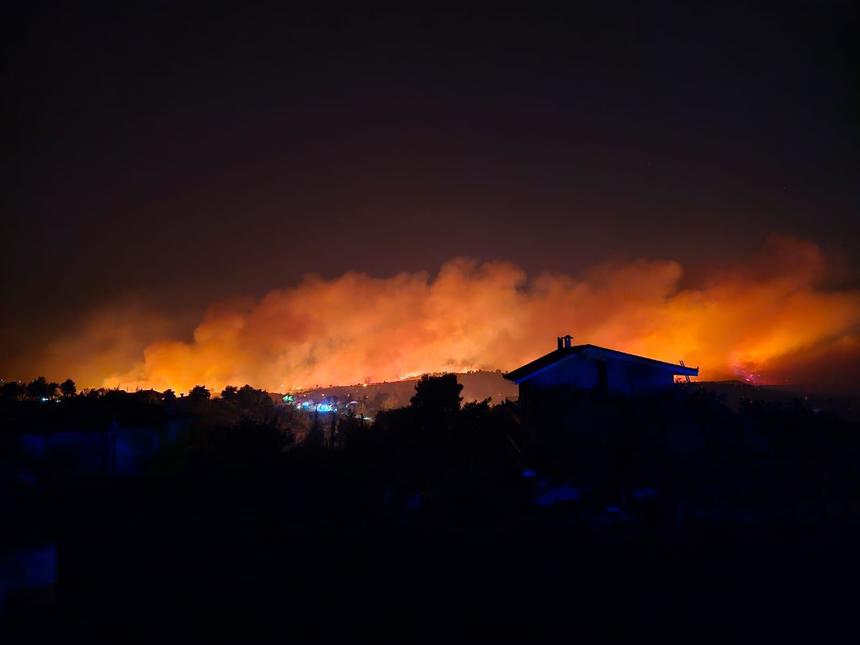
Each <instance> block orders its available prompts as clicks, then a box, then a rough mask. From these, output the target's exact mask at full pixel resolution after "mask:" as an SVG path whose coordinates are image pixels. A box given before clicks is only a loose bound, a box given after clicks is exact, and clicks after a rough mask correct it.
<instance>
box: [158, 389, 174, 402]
mask: <svg viewBox="0 0 860 645" xmlns="http://www.w3.org/2000/svg"><path fill="white" fill-rule="evenodd" d="M161 400H162V401H164V402H165V403H175V402H176V392H174V391H173V390H171V389H169V388H168V389H166V390H164V392H162V393H161Z"/></svg>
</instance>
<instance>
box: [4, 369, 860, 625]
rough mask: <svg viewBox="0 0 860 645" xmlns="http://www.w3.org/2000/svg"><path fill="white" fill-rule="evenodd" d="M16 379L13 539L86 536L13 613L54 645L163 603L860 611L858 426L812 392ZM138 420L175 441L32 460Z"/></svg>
mask: <svg viewBox="0 0 860 645" xmlns="http://www.w3.org/2000/svg"><path fill="white" fill-rule="evenodd" d="M37 381H38V379H37ZM8 385H9V384H6V385H4V387H3V398H2V402H0V411H2V420H3V428H4V432H3V433H2V441H3V448H4V450H3V455H4V458H3V461H2V464H0V465H2V473H3V480H2V481H3V482H4V486H3V491H4V499H5V501H6V502H7V508H8V509H9V512H8V522H7V526H10V527H12V529H11V530H9V531H7V534H6V535H5V536H4V538H3V540H4V541H5V543H6V544H11V543H15V542H16V541H17V542H21V541H24V542H26V541H32V540H34V539H38V540H47V541H53V542H56V543H59V544H62V545H63V551H62V553H63V569H62V571H61V576H60V577H61V581H60V584H61V586H62V589H63V593H62V594H60V595H59V596H58V600H57V601H56V603H55V604H53V605H51V606H49V607H48V608H47V609H45V608H44V607H33V606H28V605H27V604H26V603H22V604H19V605H18V606H16V608H15V611H14V612H12V613H10V614H8V621H9V624H10V625H12V626H19V627H20V626H21V625H24V624H26V625H28V626H31V625H33V624H34V623H33V621H32V619H33V617H34V616H36V617H38V618H39V620H38V621H36V623H35V624H38V626H39V629H40V630H41V631H42V632H44V634H46V635H58V634H63V635H66V636H68V635H69V634H73V635H84V636H88V635H91V634H90V630H91V629H92V625H100V626H103V627H105V629H108V627H109V626H121V625H128V624H132V623H135V621H136V622H137V623H140V621H141V620H142V616H144V615H146V614H147V612H149V611H151V610H152V608H153V607H156V606H157V607H158V616H159V618H158V622H159V623H165V622H167V623H175V624H180V625H185V626H193V629H194V630H197V632H198V634H200V633H206V634H211V635H214V634H219V633H220V632H221V629H222V628H223V627H224V626H227V625H232V626H234V627H236V626H237V625H238V626H240V627H241V629H248V626H249V625H253V626H255V627H260V628H265V627H278V626H280V627H283V624H284V623H283V615H284V614H283V612H284V611H285V609H284V608H285V607H289V612H290V613H289V616H290V617H289V620H288V623H289V630H290V633H292V634H299V633H302V632H303V631H308V632H313V633H315V634H316V636H318V637H322V638H326V637H335V636H343V635H345V634H346V633H353V631H354V630H356V629H359V628H361V627H363V628H367V629H371V628H373V629H375V630H381V632H385V631H386V629H387V630H388V631H390V632H391V633H393V634H397V633H400V634H401V635H402V633H404V632H400V631H399V630H400V629H402V628H405V629H407V630H413V631H407V632H405V633H413V632H414V630H415V629H416V627H415V625H422V629H426V630H427V633H428V635H430V636H434V635H435V636H438V637H441V636H444V634H446V633H450V630H451V629H455V628H459V626H461V625H462V624H464V623H468V624H471V625H481V626H482V630H483V631H482V632H481V633H482V634H484V635H485V636H486V635H488V634H495V635H497V636H504V637H511V636H512V635H515V634H521V635H530V636H531V637H533V638H535V637H537V633H538V632H539V631H540V629H542V628H543V629H547V630H550V629H551V628H554V627H555V628H566V629H570V625H571V624H572V623H571V621H573V624H575V625H576V627H575V631H576V633H578V634H582V633H585V632H587V631H590V630H592V629H597V630H601V631H602V633H604V635H607V634H609V635H612V636H614V635H619V636H630V635H632V634H640V633H641V630H642V629H647V628H649V627H653V626H655V625H659V626H662V627H666V626H670V627H674V628H678V629H680V630H687V629H703V628H705V627H708V628H709V629H710V628H711V627H712V626H713V624H714V623H715V622H716V623H718V624H719V625H722V627H723V631H724V632H725V633H724V634H722V635H724V636H727V637H737V636H739V635H743V634H749V633H750V632H749V631H748V630H749V629H750V626H751V625H753V626H755V625H758V626H759V627H762V628H764V627H766V628H767V630H768V631H767V633H768V634H769V635H770V636H774V635H779V633H780V631H782V632H783V633H784V634H786V635H788V634H791V635H797V634H799V633H803V632H802V630H803V629H812V630H813V631H814V633H817V634H820V633H821V629H822V625H826V626H828V627H833V628H834V629H836V627H837V626H838V625H840V619H841V618H843V617H847V616H849V615H850V613H842V611H843V608H844V607H845V605H844V603H843V602H842V598H841V596H840V595H839V594H838V593H837V590H836V589H835V588H834V587H833V586H832V585H831V586H828V585H827V584H826V583H827V581H828V580H830V579H832V576H830V574H829V573H827V572H832V571H833V570H834V569H838V571H840V576H842V577H844V578H845V580H850V579H851V578H852V577H853V576H855V575H856V574H857V573H858V572H860V562H858V557H857V555H856V549H855V548H854V544H855V543H856V539H857V538H858V537H860V504H858V503H857V499H858V491H860V476H858V473H857V469H856V464H857V463H858V461H860V433H858V432H857V431H858V427H857V423H856V422H854V421H851V420H846V419H844V418H841V417H837V416H835V415H833V414H829V413H826V412H822V411H821V410H818V409H816V408H814V407H812V406H810V405H809V404H808V403H807V402H805V401H804V400H803V399H799V398H798V399H794V400H787V401H785V402H782V403H778V402H773V401H770V402H768V401H762V400H756V399H755V398H745V399H742V400H741V401H740V402H739V404H738V405H737V406H736V407H729V406H728V405H726V404H725V402H724V400H723V398H722V397H721V396H720V395H718V394H715V393H714V392H712V391H709V390H708V389H707V388H704V387H701V386H699V385H696V384H690V385H678V387H676V388H674V389H673V390H671V391H669V392H665V393H662V394H659V395H653V396H647V397H620V396H609V395H607V394H605V393H591V392H581V391H570V390H565V389H562V388H560V389H557V390H548V391H547V392H545V393H544V394H543V395H542V396H541V397H539V398H537V399H530V402H529V407H528V408H527V409H524V408H523V407H521V406H520V405H519V404H518V403H517V402H503V403H500V404H497V405H493V404H492V402H491V401H489V400H485V401H479V402H467V403H465V404H464V403H463V402H462V400H461V388H460V384H459V383H458V381H457V378H456V376H454V375H444V376H428V377H424V378H422V379H421V380H420V381H418V382H417V383H416V386H415V394H414V396H413V397H412V400H411V402H410V405H409V406H407V407H404V408H399V409H393V410H387V411H384V412H381V413H379V414H378V415H377V416H376V418H375V419H374V420H373V421H372V422H370V421H368V420H366V419H364V418H363V417H361V416H358V415H356V414H355V413H354V412H353V411H352V410H351V409H350V408H347V409H346V410H341V411H340V412H338V413H334V412H332V413H324V412H320V411H319V410H316V411H311V412H304V411H302V410H301V409H299V408H295V407H291V406H288V405H281V404H276V400H277V401H280V398H279V397H278V398H277V399H276V398H275V397H273V396H272V395H269V394H268V393H266V392H263V391H261V390H256V389H254V388H253V387H251V386H250V385H245V386H243V387H234V386H228V387H226V388H224V390H223V391H222V393H221V396H220V397H217V398H212V397H211V396H209V392H208V390H206V389H205V388H203V387H202V386H198V388H195V390H196V392H192V393H191V394H189V395H188V396H185V397H181V398H176V397H175V396H171V395H172V393H171V392H169V391H165V392H164V393H157V392H153V391H150V390H147V391H140V392H132V393H128V392H122V391H118V390H95V391H89V392H86V393H81V394H75V395H69V396H68V397H63V398H62V399H58V403H44V402H42V401H41V398H36V397H37V396H38V397H41V394H42V393H43V392H44V391H45V389H44V388H45V386H47V385H48V384H47V382H45V383H44V385H43V384H42V382H39V383H38V384H37V386H36V387H35V388H29V387H28V388H27V394H26V397H25V396H24V395H20V394H16V392H18V391H19V388H9V391H8V393H7V386H8ZM751 394H753V395H754V394H755V392H754V391H752V392H751ZM135 428H140V429H141V430H140V431H143V430H144V429H149V430H147V431H150V430H151V429H156V430H157V431H158V432H160V433H162V434H161V435H160V436H164V437H167V436H174V438H173V439H171V440H170V441H167V440H165V443H164V444H163V446H162V448H161V449H160V450H159V451H158V452H157V453H156V454H155V455H154V456H153V458H151V459H150V460H149V461H148V462H147V464H148V465H147V468H146V469H145V471H143V473H142V474H140V475H136V476H134V477H126V478H122V477H118V476H117V475H116V474H115V473H107V472H106V473H104V474H103V475H102V476H97V477H95V478H93V477H89V478H85V477H81V476H79V475H76V474H75V472H76V471H75V470H74V469H69V468H66V469H64V470H63V469H60V468H59V467H51V468H54V470H53V471H51V469H50V468H48V469H47V470H46V469H45V468H44V467H43V468H42V469H41V470H40V465H39V464H41V463H42V462H40V461H39V457H38V455H35V456H34V454H32V453H29V452H26V450H25V448H26V446H27V445H28V442H30V443H32V442H33V440H32V439H31V438H28V437H32V436H34V435H38V436H44V437H49V436H51V434H52V433H59V434H63V433H65V435H64V436H71V435H70V433H69V430H70V429H75V432H83V431H85V430H84V429H87V430H86V431H88V432H90V433H102V434H104V436H106V437H110V436H113V435H116V434H117V433H121V432H125V431H127V432H128V433H130V434H129V436H132V437H133V436H135V432H138V430H135ZM177 429H178V430H177ZM174 430H176V431H175V432H174ZM171 433H173V434H171ZM72 434H73V433H72ZM93 445H102V444H98V442H97V444H93ZM67 456H68V455H67ZM24 468H26V469H28V472H32V473H33V476H34V477H35V478H36V481H35V482H33V481H29V483H28V482H25V481H24V480H21V479H20V478H19V474H20V473H21V472H22V469H24ZM43 475H44V477H43ZM100 536H110V539H109V540H104V539H101V538H100ZM334 593H336V594H338V595H339V596H340V597H342V598H343V599H344V600H343V602H341V603H339V604H337V605H336V611H337V615H338V620H337V621H331V620H330V618H331V611H332V608H333V605H332V604H331V602H329V599H330V598H331V596H332V594H334ZM380 612H382V613H380ZM430 615H433V616H434V619H433V620H432V621H429V622H428V616H430ZM500 616H504V620H503V621H501V622H500V621H499V617H500ZM621 617H623V619H621ZM28 621H29V622H28ZM28 629H32V627H28Z"/></svg>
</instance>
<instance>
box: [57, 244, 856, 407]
mask: <svg viewBox="0 0 860 645" xmlns="http://www.w3.org/2000/svg"><path fill="white" fill-rule="evenodd" d="M682 274H683V270H682V267H681V266H680V265H679V264H678V263H677V262H674V261H645V260H643V261H637V262H632V263H622V264H617V263H615V264H613V263H610V264H604V265H600V266H597V267H593V268H592V269H591V270H589V271H587V272H585V273H584V274H582V275H579V276H572V275H566V274H559V273H543V274H540V275H536V276H533V277H529V276H527V275H526V273H525V272H524V271H523V270H522V269H520V268H519V267H517V266H515V265H513V264H509V263H505V262H487V263H476V262H474V261H470V260H465V259H456V260H453V261H450V262H448V263H446V264H445V265H443V266H442V268H441V270H440V271H439V273H438V274H437V275H435V276H433V275H430V274H427V273H402V274H399V275H395V276H393V277H388V278H374V277H370V276H368V275H365V274H362V273H347V274H345V275H342V276H340V277H338V278H336V279H332V280H325V279H321V278H319V277H307V278H305V279H304V280H303V281H302V282H301V283H300V284H298V285H296V286H292V287H289V288H286V289H279V290H275V291H271V292H269V293H268V294H266V295H265V296H264V297H262V298H261V299H259V300H250V299H242V300H233V301H229V302H223V303H219V304H216V305H214V306H212V307H211V308H210V309H209V311H208V312H207V313H206V315H205V316H204V318H203V320H202V321H200V322H199V324H198V325H197V326H196V328H195V329H194V335H193V340H190V341H188V342H185V341H182V340H177V339H175V338H169V337H168V338H162V339H159V340H155V341H154V342H148V343H147V344H146V345H145V346H140V345H137V346H136V345H135V342H136V341H135V339H136V338H137V336H136V333H135V329H136V327H135V324H137V323H135V322H134V321H139V325H141V326H142V327H145V328H146V329H149V330H152V329H157V328H158V325H157V324H155V323H153V321H152V318H151V317H147V316H146V315H142V314H140V312H136V313H135V314H134V316H132V317H131V319H130V320H127V324H126V325H125V326H124V327H122V329H123V331H122V332H121V333H120V335H119V336H118V337H116V338H111V339H107V340H106V339H105V338H104V337H102V336H104V334H105V333H107V332H106V330H105V325H104V323H103V321H102V322H100V323H98V324H96V323H93V324H92V325H91V326H90V328H89V329H88V330H87V331H86V332H84V333H83V334H81V335H79V336H78V337H76V338H71V339H62V340H60V341H58V342H57V343H56V345H55V346H54V347H52V348H49V351H48V353H47V354H46V360H47V363H46V365H47V366H48V367H49V368H50V367H54V371H58V370H59V369H60V367H62V369H67V370H68V372H67V373H61V374H59V375H58V376H65V375H66V374H71V375H72V376H76V375H77V376H78V378H80V379H81V380H82V381H83V380H84V378H82V377H81V376H80V375H89V376H87V377H86V378H89V379H90V380H91V381H92V382H89V383H87V382H83V383H81V384H82V385H85V386H86V385H89V386H100V385H104V386H109V387H114V386H120V387H123V388H126V389H134V388H136V387H141V388H148V387H153V388H156V389H164V388H168V387H170V388H173V389H174V390H177V391H186V390H188V389H189V388H191V387H192V386H194V385H196V384H206V385H207V386H209V387H211V388H215V389H220V388H222V387H224V386H225V385H227V384H243V383H250V384H253V385H255V386H258V387H264V388H267V389H270V390H273V391H285V390H288V389H292V388H299V387H310V386H314V385H328V384H348V383H361V382H368V381H383V380H389V381H391V380H397V379H400V378H403V377H405V376H409V375H416V374H421V373H424V372H440V371H466V370H473V369H503V370H508V369H512V368H514V367H517V366H518V365H520V364H522V363H524V362H527V361H529V360H532V359H533V358H535V357H537V356H539V355H541V354H544V353H546V352H547V351H550V350H552V349H553V348H554V343H555V337H556V336H558V335H560V334H562V333H566V332H571V333H573V334H574V336H575V342H582V343H593V344H598V345H603V346H607V347H612V348H615V349H620V350H623V351H628V352H632V353H636V354H642V355H645V356H650V357H654V358H659V359H663V360H667V361H673V362H677V361H678V360H681V359H683V360H684V361H685V362H686V364H687V365H690V366H697V365H698V366H700V375H701V378H702V379H706V380H714V379H726V378H740V379H746V380H753V381H763V382H770V383H773V382H786V381H791V382H809V381H810V379H811V378H816V379H826V378H828V377H829V376H833V374H832V370H828V369H827V367H826V366H827V365H828V363H829V362H831V361H835V363H836V364H840V365H845V364H847V363H848V362H852V361H854V360H855V359H856V357H857V356H858V355H860V352H858V348H860V290H857V289H846V288H842V289H834V288H829V287H827V286H826V285H827V283H828V281H829V280H830V279H831V277H832V276H831V273H830V268H829V267H828V265H827V262H826V261H825V258H824V255H823V253H822V252H821V250H820V249H819V248H818V247H817V246H815V245H814V244H811V243H807V242H802V241H798V240H793V239H786V238H774V239H772V240H770V241H769V243H768V244H767V246H766V248H765V249H764V250H763V251H762V252H761V253H760V254H759V255H757V257H756V258H755V259H754V260H753V261H751V262H749V263H747V264H746V265H744V266H739V267H734V268H733V269H730V270H721V271H718V272H713V273H712V274H711V275H710V276H708V277H707V278H706V279H705V280H703V281H702V282H701V284H699V285H698V286H683V285H682ZM100 334H101V336H99V335H100ZM117 342H119V343H120V344H122V343H125V345H124V346H122V347H119V348H118V347H117ZM69 346H72V347H75V348H77V351H78V353H77V355H75V352H74V351H72V353H69V350H68V347H69ZM60 348H65V350H61V349H60ZM141 349H142V351H141ZM64 351H65V353H63V352H64ZM135 353H137V358H136V359H135V360H134V361H133V364H132V362H131V361H129V362H128V363H127V364H125V365H122V364H120V365H118V363H121V361H120V360H118V358H117V357H118V356H122V357H128V356H130V355H134V354H135ZM52 358H53V359H54V364H53V365H52ZM124 360H128V359H127V358H124ZM73 361H74V362H73ZM58 363H65V364H63V365H62V366H60V365H58ZM852 364H853V363H852ZM852 369H853V368H852ZM49 373H50V372H49Z"/></svg>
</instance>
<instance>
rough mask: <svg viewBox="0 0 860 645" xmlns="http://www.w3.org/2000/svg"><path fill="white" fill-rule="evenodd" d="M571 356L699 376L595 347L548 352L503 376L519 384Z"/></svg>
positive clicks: (696, 370) (671, 365)
mask: <svg viewBox="0 0 860 645" xmlns="http://www.w3.org/2000/svg"><path fill="white" fill-rule="evenodd" d="M573 356H579V357H581V358H587V359H604V360H606V359H609V360H619V361H628V362H631V363H640V364H645V365H650V366H652V367H659V368H661V369H664V370H671V372H672V373H673V374H678V375H681V376H698V375H699V368H698V367H685V366H683V365H677V364H675V363H666V362H664V361H658V360H656V359H653V358H646V357H645V356H637V355H636V354H628V353H626V352H619V351H618V350H615V349H607V348H606V347H598V346H597V345H574V346H573V347H562V348H560V349H557V350H555V351H553V352H550V353H549V354H546V355H544V356H541V357H540V358H538V359H535V360H533V361H532V362H531V363H526V364H525V365H523V366H522V367H518V368H517V369H515V370H513V371H511V372H508V373H507V374H505V378H506V379H508V380H509V381H514V382H515V383H521V382H522V381H525V380H527V379H529V378H530V377H532V376H534V375H535V374H537V373H539V372H543V371H544V370H545V369H547V368H549V367H551V366H553V365H555V364H557V363H560V362H561V361H564V360H567V359H568V358H571V357H573Z"/></svg>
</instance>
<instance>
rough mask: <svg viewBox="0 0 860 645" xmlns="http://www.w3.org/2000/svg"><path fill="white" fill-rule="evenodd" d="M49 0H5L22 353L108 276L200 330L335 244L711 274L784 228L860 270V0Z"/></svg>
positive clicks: (33, 352) (0, 354) (11, 211)
mask: <svg viewBox="0 0 860 645" xmlns="http://www.w3.org/2000/svg"><path fill="white" fill-rule="evenodd" d="M24 4H25V3H19V6H18V8H17V9H15V10H14V11H12V12H11V13H7V14H6V15H5V17H4V20H3V22H4V26H3V44H2V47H3V61H2V62H3V67H2V75H3V93H2V113H3V114H2V117H3V118H2V121H3V124H4V125H3V128H4V132H5V133H4V137H3V139H4V149H5V150H6V151H7V152H11V154H10V155H8V156H7V155H4V157H6V166H5V169H4V170H5V171H4V173H3V175H4V179H5V189H4V190H3V203H2V208H3V213H4V217H3V236H2V263H3V264H2V275H3V280H2V293H0V296H2V303H3V307H2V311H3V315H2V321H0V332H2V339H0V376H4V377H17V376H19V375H21V376H31V375H30V374H27V373H26V372H27V368H26V367H22V366H26V364H27V361H28V360H29V357H36V356H37V355H38V348H39V347H40V346H41V345H42V344H44V343H45V342H47V341H48V340H49V339H51V338H54V337H56V336H57V335H58V334H62V333H69V331H70V330H71V331H72V332H73V331H74V329H75V327H76V325H79V324H81V320H82V319H83V318H84V317H85V316H86V315H87V314H88V312H90V311H92V310H93V309H96V308H99V307H101V306H104V305H105V304H106V303H114V302H118V301H120V302H122V301H126V300H133V301H134V302H135V303H143V304H142V305H141V306H145V307H146V308H147V309H148V310H154V311H160V312H165V313H166V314H169V315H170V316H171V318H172V319H173V320H175V321H186V322H187V325H186V327H185V329H186V332H185V333H187V334H190V330H191V329H192V327H193V324H194V322H195V321H196V320H197V319H198V318H199V316H200V315H201V312H202V311H203V309H204V308H205V307H206V306H208V305H209V304H210V303H211V302H213V301H217V300H219V299H222V298H225V297H230V296H233V295H236V294H249V295H252V296H259V295H261V294H263V293H265V292H266V291H268V290H270V289H273V288H276V287H284V286H288V285H291V284H294V283H296V282H298V281H299V280H301V278H302V276H303V275H305V274H306V273H309V272H313V273H318V274H320V275H322V276H323V277H326V278H332V277H335V276H338V275H340V274H342V273H344V272H345V271H349V270H356V271H363V272H368V273H370V274H372V275H376V276H390V275H392V274H395V273H397V272H401V271H417V270H428V271H431V272H432V271H436V270H438V268H439V266H440V265H442V264H443V263H444V262H445V261H446V260H449V259H451V258H453V257H458V256H468V257H472V258H476V259H478V260H505V261H510V262H513V263H515V264H517V265H518V266H520V267H523V268H524V269H525V270H526V271H529V272H536V271H542V270H554V271H561V272H573V273H575V272H577V271H580V270H582V269H584V268H585V267H588V266H591V265H593V264H595V263H597V262H601V261H604V260H605V259H607V258H617V259H621V260H627V259H635V258H640V257H647V258H657V259H673V260H676V261H678V262H680V263H681V264H682V265H683V266H684V267H685V269H686V270H687V273H686V274H685V277H684V280H689V281H695V280H696V278H697V275H699V274H704V273H705V272H708V271H711V270H712V269H713V267H715V266H722V265H723V264H725V263H731V262H733V261H734V260H736V259H739V258H743V257H747V256H749V255H750V254H751V253H755V250H756V249H758V248H760V247H761V244H762V241H763V240H764V239H765V238H766V237H767V236H768V235H771V234H774V233H776V234H783V235H789V236H793V237H797V238H800V239H804V240H810V241H812V242H815V243H816V244H818V245H819V246H820V248H822V249H824V252H825V253H826V254H827V255H828V257H833V258H838V259H839V261H840V262H841V264H842V265H843V268H844V272H843V273H842V274H841V277H840V280H841V281H842V284H843V285H856V284H857V281H856V276H857V268H858V264H857V262H856V260H855V258H856V257H860V217H858V215H860V46H858V42H860V8H858V5H857V4H856V3H853V2H842V3H825V2H815V3H797V4H793V3H773V4H768V5H761V4H758V3H746V2H745V3H738V4H734V3H722V2H720V3H709V5H710V6H709V7H693V6H691V3H678V5H672V4H660V5H657V6H648V7H646V6H644V4H645V3H630V4H626V3H602V2H591V3H584V4H582V5H579V6H573V5H571V6H569V7H567V8H566V9H564V10H563V11H550V10H547V11H542V10H538V9H534V10H532V9H530V10H529V11H528V12H527V13H526V12H525V9H520V10H510V11H501V10H495V11H491V12H487V11H478V10H474V11H470V10H466V9H462V8H459V9H454V10H450V11H449V10H445V9H442V8H436V9H433V10H432V11H425V12H420V13H419V12H415V11H412V10H406V9H403V10H401V11H394V12H391V11H382V10H380V11H374V10H359V9H358V8H357V7H356V6H355V3H349V4H346V5H343V6H336V5H334V6H328V7H327V8H324V9H314V10H306V11H295V10H294V9H292V8H288V7H287V5H288V4H291V3H272V4H271V5H268V4H265V3H263V4H260V3H251V2H246V3H237V5H235V6H229V7H228V6H226V5H223V4H220V3H211V2H200V3H192V2H184V3H180V2H150V3H140V4H138V3H132V2H105V3H95V4H93V3H85V2H84V3H58V4H56V5H53V4H50V3H47V4H46V3H40V2H34V3H26V7H24V6H22V5H24ZM216 5H217V6H216ZM752 5H755V6H752ZM523 6H524V7H525V6H530V5H523ZM179 327H180V328H181V327H182V325H181V324H179ZM560 331H564V330H563V329H562V330H560ZM33 360H34V361H35V360H36V359H35V358H33ZM13 372H14V373H13Z"/></svg>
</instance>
